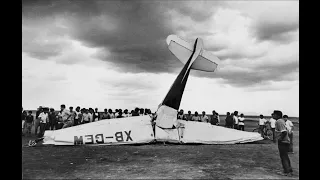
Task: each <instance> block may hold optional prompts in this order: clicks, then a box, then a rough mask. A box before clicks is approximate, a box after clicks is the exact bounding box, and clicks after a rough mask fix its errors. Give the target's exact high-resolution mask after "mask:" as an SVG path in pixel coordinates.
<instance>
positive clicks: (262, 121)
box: [259, 114, 266, 138]
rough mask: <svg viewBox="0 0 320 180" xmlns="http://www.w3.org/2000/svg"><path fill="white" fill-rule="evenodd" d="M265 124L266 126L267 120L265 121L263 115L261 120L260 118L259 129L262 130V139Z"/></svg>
mask: <svg viewBox="0 0 320 180" xmlns="http://www.w3.org/2000/svg"><path fill="white" fill-rule="evenodd" d="M265 124H266V119H264V117H263V115H262V114H260V118H259V129H260V134H261V137H263V138H264V128H265Z"/></svg>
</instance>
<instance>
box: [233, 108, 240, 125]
mask: <svg viewBox="0 0 320 180" xmlns="http://www.w3.org/2000/svg"><path fill="white" fill-rule="evenodd" d="M233 122H234V129H237V130H238V129H239V119H238V111H235V112H234V113H233Z"/></svg>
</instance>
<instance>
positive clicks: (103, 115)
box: [101, 109, 108, 120]
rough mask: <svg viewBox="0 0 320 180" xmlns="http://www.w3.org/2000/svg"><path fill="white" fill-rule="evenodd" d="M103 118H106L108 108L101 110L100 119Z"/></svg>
mask: <svg viewBox="0 0 320 180" xmlns="http://www.w3.org/2000/svg"><path fill="white" fill-rule="evenodd" d="M104 119H108V109H104V110H103V113H102V116H101V120H104Z"/></svg>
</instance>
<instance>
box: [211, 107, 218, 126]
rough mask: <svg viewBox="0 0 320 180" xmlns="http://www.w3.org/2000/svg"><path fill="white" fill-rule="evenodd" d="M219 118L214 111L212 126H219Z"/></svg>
mask: <svg viewBox="0 0 320 180" xmlns="http://www.w3.org/2000/svg"><path fill="white" fill-rule="evenodd" d="M218 123H219V122H218V116H217V113H216V111H215V110H213V111H212V116H211V117H210V124H211V125H218Z"/></svg>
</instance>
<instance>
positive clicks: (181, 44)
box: [167, 35, 220, 72]
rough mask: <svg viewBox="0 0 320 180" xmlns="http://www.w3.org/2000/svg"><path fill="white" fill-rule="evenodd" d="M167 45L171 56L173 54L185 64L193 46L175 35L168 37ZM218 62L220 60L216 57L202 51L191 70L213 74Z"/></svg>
mask: <svg viewBox="0 0 320 180" xmlns="http://www.w3.org/2000/svg"><path fill="white" fill-rule="evenodd" d="M167 44H168V48H169V50H170V51H171V52H172V54H174V55H175V56H176V57H177V58H178V59H179V60H180V61H181V62H182V63H183V64H186V62H187V61H188V59H189V57H190V56H191V54H192V52H193V49H194V48H193V46H194V44H193V43H190V42H188V41H186V40H183V39H181V38H180V37H178V36H176V35H170V36H168V37H167ZM219 62H220V60H219V58H218V57H216V56H215V55H213V54H212V53H211V52H209V51H206V50H204V49H203V50H202V51H201V52H200V54H199V56H198V57H197V59H196V60H195V61H194V63H193V64H192V66H191V69H195V70H200V71H207V72H214V71H215V70H216V68H217V66H218V64H219Z"/></svg>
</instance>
